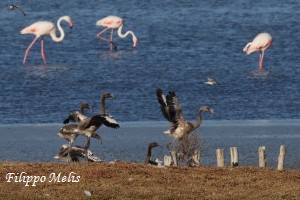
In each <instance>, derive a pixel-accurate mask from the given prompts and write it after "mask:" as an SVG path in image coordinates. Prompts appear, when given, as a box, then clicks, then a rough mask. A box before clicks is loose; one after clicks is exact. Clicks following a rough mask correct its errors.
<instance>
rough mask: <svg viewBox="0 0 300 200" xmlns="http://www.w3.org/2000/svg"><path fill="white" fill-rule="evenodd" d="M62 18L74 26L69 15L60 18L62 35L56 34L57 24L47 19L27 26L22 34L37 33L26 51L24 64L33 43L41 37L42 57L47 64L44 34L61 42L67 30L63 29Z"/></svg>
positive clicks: (59, 27)
mask: <svg viewBox="0 0 300 200" xmlns="http://www.w3.org/2000/svg"><path fill="white" fill-rule="evenodd" d="M62 20H65V21H66V22H68V23H69V24H70V28H72V26H73V22H72V20H71V18H70V17H69V16H63V17H61V18H59V19H58V21H57V27H58V30H59V32H60V37H57V36H56V27H55V25H54V24H53V23H52V22H47V21H38V22H35V23H33V24H31V25H30V26H27V27H26V28H24V29H23V30H22V31H21V34H34V35H35V38H34V40H33V41H32V43H31V44H30V45H29V47H28V48H27V49H26V51H25V56H24V60H23V64H25V62H26V58H27V55H28V52H29V50H30V49H31V47H32V45H33V44H34V43H35V42H36V41H37V39H38V38H39V37H41V54H42V58H43V60H44V63H45V64H46V58H45V54H44V35H50V36H51V38H52V40H54V41H55V42H61V41H62V40H63V39H64V37H65V32H64V30H63V29H62V27H61V26H60V23H61V21H62Z"/></svg>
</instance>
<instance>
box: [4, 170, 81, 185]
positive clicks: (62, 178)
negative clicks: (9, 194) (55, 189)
mask: <svg viewBox="0 0 300 200" xmlns="http://www.w3.org/2000/svg"><path fill="white" fill-rule="evenodd" d="M5 179H6V182H8V183H24V185H25V186H36V185H37V184H38V183H44V182H49V183H78V182H79V179H80V176H78V175H77V174H76V173H75V172H70V173H69V174H62V173H61V172H59V173H54V172H53V173H50V174H49V175H46V176H37V175H28V174H27V173H26V172H21V173H7V174H6V176H5Z"/></svg>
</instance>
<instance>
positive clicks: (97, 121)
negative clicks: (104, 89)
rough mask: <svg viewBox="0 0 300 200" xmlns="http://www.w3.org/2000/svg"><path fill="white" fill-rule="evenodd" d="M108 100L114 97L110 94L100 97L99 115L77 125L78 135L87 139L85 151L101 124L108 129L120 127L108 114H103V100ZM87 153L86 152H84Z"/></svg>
mask: <svg viewBox="0 0 300 200" xmlns="http://www.w3.org/2000/svg"><path fill="white" fill-rule="evenodd" d="M108 98H112V99H115V97H114V96H113V95H112V94H111V93H104V94H102V96H101V106H100V107H101V109H100V114H99V115H94V116H92V117H90V118H86V119H83V120H82V121H80V122H79V124H78V129H79V132H80V134H82V135H85V136H86V137H87V139H86V145H85V149H86V150H87V149H88V148H89V146H90V138H91V136H92V134H93V133H94V132H95V131H96V130H98V129H99V128H100V127H101V126H102V124H104V125H105V126H107V127H109V128H119V127H120V125H119V124H118V122H117V121H116V120H115V119H114V118H113V117H112V116H111V115H109V114H106V112H105V100H106V99H108ZM86 153H87V151H86Z"/></svg>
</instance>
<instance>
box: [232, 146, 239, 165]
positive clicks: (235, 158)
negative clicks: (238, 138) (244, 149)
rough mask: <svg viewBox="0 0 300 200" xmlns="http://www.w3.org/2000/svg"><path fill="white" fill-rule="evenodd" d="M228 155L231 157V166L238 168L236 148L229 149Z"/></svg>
mask: <svg viewBox="0 0 300 200" xmlns="http://www.w3.org/2000/svg"><path fill="white" fill-rule="evenodd" d="M230 155H231V166H232V167H237V166H239V157H238V151H237V147H230Z"/></svg>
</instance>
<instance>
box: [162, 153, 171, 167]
mask: <svg viewBox="0 0 300 200" xmlns="http://www.w3.org/2000/svg"><path fill="white" fill-rule="evenodd" d="M171 163H172V157H171V156H167V155H165V156H164V166H171Z"/></svg>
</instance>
